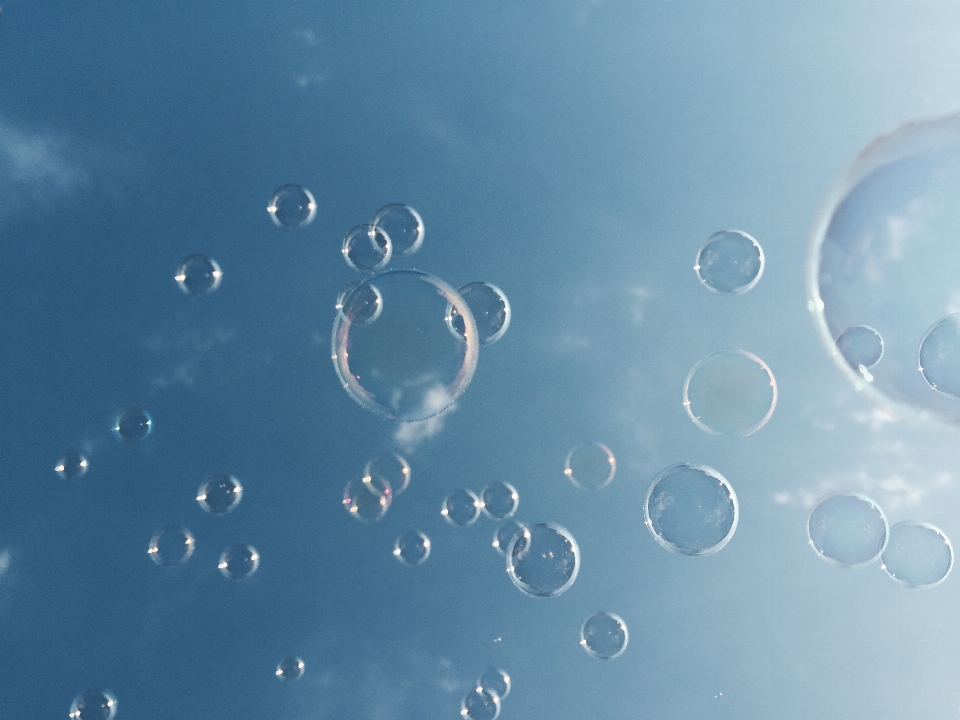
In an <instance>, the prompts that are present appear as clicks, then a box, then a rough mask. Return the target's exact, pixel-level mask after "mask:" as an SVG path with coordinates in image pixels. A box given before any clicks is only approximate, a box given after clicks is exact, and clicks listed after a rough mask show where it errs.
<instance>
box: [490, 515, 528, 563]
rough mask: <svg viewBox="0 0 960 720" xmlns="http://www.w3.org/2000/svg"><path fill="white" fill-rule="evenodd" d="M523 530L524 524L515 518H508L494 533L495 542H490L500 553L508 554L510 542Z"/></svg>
mask: <svg viewBox="0 0 960 720" xmlns="http://www.w3.org/2000/svg"><path fill="white" fill-rule="evenodd" d="M521 530H523V525H521V524H520V523H518V522H516V521H514V520H507V521H506V522H505V523H503V525H501V526H500V527H498V528H497V531H496V532H495V533H494V534H493V542H492V543H490V544H491V545H493V549H494V550H496V551H497V552H498V553H500V554H501V555H506V554H507V548H508V547H510V543H511V542H512V541H513V539H514V538H515V537H516V536H517V534H518V533H519V532H520V531H521Z"/></svg>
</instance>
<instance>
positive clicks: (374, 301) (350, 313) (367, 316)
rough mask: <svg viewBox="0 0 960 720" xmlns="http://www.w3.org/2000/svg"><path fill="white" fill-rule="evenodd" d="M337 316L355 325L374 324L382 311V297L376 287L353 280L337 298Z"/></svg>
mask: <svg viewBox="0 0 960 720" xmlns="http://www.w3.org/2000/svg"><path fill="white" fill-rule="evenodd" d="M336 308H337V314H338V316H339V317H341V318H343V319H344V320H347V321H349V322H351V323H353V324H355V325H361V326H362V325H369V324H370V323H372V322H376V320H377V318H379V317H380V313H381V312H382V311H383V296H382V295H381V294H380V291H379V290H377V288H376V286H374V285H371V284H370V283H369V282H364V281H363V280H354V281H353V282H352V283H350V284H348V285H346V286H345V287H344V288H343V289H342V290H341V291H340V295H338V296H337V304H336Z"/></svg>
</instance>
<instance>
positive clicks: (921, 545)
mask: <svg viewBox="0 0 960 720" xmlns="http://www.w3.org/2000/svg"><path fill="white" fill-rule="evenodd" d="M880 567H882V568H883V569H884V570H885V571H886V573H887V575H889V576H890V577H891V578H893V579H894V580H896V581H897V582H898V583H901V584H903V585H906V586H907V587H912V588H932V587H934V586H936V585H939V584H940V583H942V582H943V581H944V580H946V579H947V575H949V574H950V569H951V568H952V567H953V546H951V545H950V540H948V539H947V536H946V535H944V534H943V532H942V531H941V530H940V529H939V528H936V527H934V526H933V525H930V524H929V523H924V522H901V523H897V524H896V525H894V526H893V527H892V528H890V540H889V541H888V542H887V547H886V549H885V550H884V551H883V555H881V556H880Z"/></svg>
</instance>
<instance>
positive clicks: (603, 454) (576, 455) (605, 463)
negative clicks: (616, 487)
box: [563, 442, 617, 490]
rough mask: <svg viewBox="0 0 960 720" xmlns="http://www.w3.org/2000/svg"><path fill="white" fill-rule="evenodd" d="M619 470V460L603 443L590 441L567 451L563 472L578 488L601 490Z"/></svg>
mask: <svg viewBox="0 0 960 720" xmlns="http://www.w3.org/2000/svg"><path fill="white" fill-rule="evenodd" d="M616 472H617V460H616V458H615V457H614V456H613V453H612V452H610V448H608V447H607V446H606V445H604V444H603V443H598V442H590V443H582V444H580V445H577V446H576V447H575V448H573V450H571V451H570V452H569V453H567V459H566V461H565V462H564V464H563V474H564V475H566V476H567V477H568V478H569V479H570V482H572V483H573V484H574V485H576V486H577V487H578V488H587V489H588V490H599V489H600V488H605V487H606V486H607V485H609V484H610V483H611V481H612V480H613V476H614V474H615V473H616Z"/></svg>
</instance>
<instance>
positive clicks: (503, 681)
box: [477, 667, 510, 700]
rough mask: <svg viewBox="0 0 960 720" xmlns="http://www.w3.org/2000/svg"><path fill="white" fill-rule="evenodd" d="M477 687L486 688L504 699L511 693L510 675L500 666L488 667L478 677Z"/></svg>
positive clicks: (479, 688)
mask: <svg viewBox="0 0 960 720" xmlns="http://www.w3.org/2000/svg"><path fill="white" fill-rule="evenodd" d="M477 689H478V690H485V691H486V692H488V693H490V694H491V695H496V696H497V697H498V698H500V700H503V699H504V698H505V697H506V696H507V695H509V694H510V676H509V675H507V672H506V671H505V670H501V669H500V668H498V667H488V668H487V669H486V670H485V671H484V673H483V675H481V676H480V677H479V678H478V679H477Z"/></svg>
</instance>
